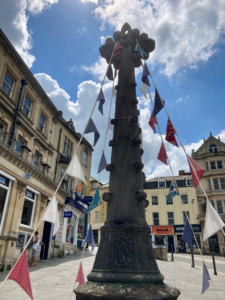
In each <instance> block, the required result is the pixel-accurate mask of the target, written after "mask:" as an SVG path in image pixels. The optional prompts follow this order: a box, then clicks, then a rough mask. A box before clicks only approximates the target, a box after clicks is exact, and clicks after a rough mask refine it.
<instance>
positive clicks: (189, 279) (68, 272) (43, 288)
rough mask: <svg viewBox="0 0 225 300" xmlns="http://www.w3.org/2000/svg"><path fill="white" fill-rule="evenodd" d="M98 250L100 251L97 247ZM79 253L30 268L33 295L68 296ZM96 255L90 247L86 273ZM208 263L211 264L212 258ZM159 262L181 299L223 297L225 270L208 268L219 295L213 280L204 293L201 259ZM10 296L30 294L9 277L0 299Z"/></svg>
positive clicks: (19, 297) (1, 275) (39, 299)
mask: <svg viewBox="0 0 225 300" xmlns="http://www.w3.org/2000/svg"><path fill="white" fill-rule="evenodd" d="M95 251H97V249H96V250H95ZM94 254H95V253H94ZM80 257H81V252H80V251H79V252H78V253H77V254H76V255H69V256H66V257H65V258H61V259H55V260H50V261H44V262H39V263H38V266H36V267H33V268H30V277H31V284H32V289H33V295H34V299H37V300H44V299H55V300H69V299H70V294H71V291H72V287H73V284H74V280H75V277H76V272H77V268H78V265H79V262H80ZM94 257H95V255H92V254H91V253H90V252H89V251H86V252H85V256H84V260H83V269H84V275H85V277H86V276H87V274H88V273H89V272H90V270H91V268H92V265H93V262H94ZM198 258H200V257H198ZM208 258H209V257H207V259H208ZM209 260H210V258H209ZM216 260H217V264H219V263H220V265H222V266H223V267H221V270H222V268H224V263H225V260H224V259H223V258H217V259H216ZM208 263H209V264H210V262H208ZM222 263H223V264H222ZM158 265H159V268H160V270H161V272H162V273H163V274H164V276H165V283H166V284H169V285H171V286H173V287H176V288H179V289H180V290H181V296H180V297H179V300H200V299H205V300H209V299H210V300H211V299H224V294H225V284H224V283H225V272H224V275H223V274H222V272H221V273H218V276H214V275H213V272H212V271H209V274H210V276H211V278H212V279H213V283H214V286H215V287H216V290H217V295H218V297H217V295H216V293H215V290H214V288H213V286H212V284H211V283H210V288H209V289H208V290H207V291H206V293H205V294H204V295H203V296H201V288H202V268H201V265H202V264H201V261H200V260H197V259H196V268H191V266H190V256H188V255H185V254H182V255H179V254H175V262H170V261H168V262H164V261H158ZM6 274H7V273H6V272H4V273H0V281H3V280H4V278H5V276H6ZM9 299H10V300H14V299H16V300H22V299H23V300H26V299H29V298H28V297H27V296H26V293H25V292H24V291H23V290H22V289H21V288H20V287H19V286H18V285H17V284H16V283H15V282H14V281H7V282H6V284H5V286H4V288H3V290H1V293H0V300H9ZM72 299H73V300H74V299H75V296H73V298H72Z"/></svg>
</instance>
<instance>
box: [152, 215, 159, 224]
mask: <svg viewBox="0 0 225 300" xmlns="http://www.w3.org/2000/svg"><path fill="white" fill-rule="evenodd" d="M154 214H158V218H154ZM152 220H153V226H159V212H153V213H152ZM156 220H158V224H155V221H156Z"/></svg>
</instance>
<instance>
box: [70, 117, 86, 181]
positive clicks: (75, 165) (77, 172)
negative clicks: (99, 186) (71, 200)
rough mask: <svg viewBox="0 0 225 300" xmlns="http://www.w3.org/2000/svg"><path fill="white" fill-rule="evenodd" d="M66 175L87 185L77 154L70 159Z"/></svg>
mask: <svg viewBox="0 0 225 300" xmlns="http://www.w3.org/2000/svg"><path fill="white" fill-rule="evenodd" d="M89 124H90V123H89ZM87 128H88V127H87ZM85 133H87V129H86V132H85ZM66 174H68V175H70V176H72V177H76V178H78V179H80V180H81V181H83V182H84V183H85V184H86V185H87V182H86V179H85V176H84V171H83V169H82V167H81V164H80V161H79V159H78V156H77V154H75V155H74V156H73V158H72V160H71V162H70V164H69V166H68V168H67V170H66Z"/></svg>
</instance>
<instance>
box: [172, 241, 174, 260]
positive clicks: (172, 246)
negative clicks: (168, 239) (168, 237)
mask: <svg viewBox="0 0 225 300" xmlns="http://www.w3.org/2000/svg"><path fill="white" fill-rule="evenodd" d="M171 261H174V259H173V245H172V244H171Z"/></svg>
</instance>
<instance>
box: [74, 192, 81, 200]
mask: <svg viewBox="0 0 225 300" xmlns="http://www.w3.org/2000/svg"><path fill="white" fill-rule="evenodd" d="M74 194H75V200H77V201H81V202H83V199H82V198H81V197H79V196H78V194H77V192H75V193H74Z"/></svg>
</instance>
